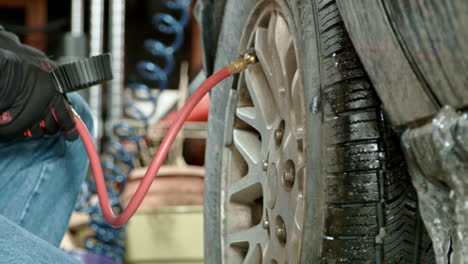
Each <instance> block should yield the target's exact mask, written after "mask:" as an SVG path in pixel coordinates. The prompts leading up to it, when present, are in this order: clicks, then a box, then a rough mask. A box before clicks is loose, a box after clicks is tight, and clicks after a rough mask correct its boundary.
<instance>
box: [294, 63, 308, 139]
mask: <svg viewBox="0 0 468 264" xmlns="http://www.w3.org/2000/svg"><path fill="white" fill-rule="evenodd" d="M302 91H303V89H302V82H301V79H300V74H299V71H298V70H297V71H296V72H295V73H294V78H293V82H292V86H291V98H292V100H293V103H292V106H293V111H292V120H293V122H294V123H295V127H296V132H295V133H296V137H297V138H298V139H303V138H304V137H305V131H304V121H305V120H304V119H305V113H304V98H303V96H302Z"/></svg>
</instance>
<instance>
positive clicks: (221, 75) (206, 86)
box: [76, 58, 255, 227]
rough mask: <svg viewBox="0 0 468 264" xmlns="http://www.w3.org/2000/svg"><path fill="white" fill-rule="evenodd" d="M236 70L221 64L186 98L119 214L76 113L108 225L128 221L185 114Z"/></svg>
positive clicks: (92, 143)
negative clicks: (110, 198) (132, 193)
mask: <svg viewBox="0 0 468 264" xmlns="http://www.w3.org/2000/svg"><path fill="white" fill-rule="evenodd" d="M244 60H245V59H244ZM254 62H255V58H253V59H251V61H249V62H246V61H242V63H244V64H245V65H244V66H245V67H247V65H248V64H251V63H254ZM231 65H233V64H231ZM236 67H237V66H236ZM244 69H245V68H244ZM241 70H243V69H240V70H239V71H241ZM239 71H236V69H234V70H233V68H232V66H231V68H229V66H228V67H225V68H223V69H222V70H220V71H218V72H217V73H215V74H213V75H212V76H211V77H210V78H208V79H207V80H206V81H205V82H204V83H203V84H202V85H201V86H200V87H199V88H198V89H197V90H196V91H195V93H193V95H192V96H191V97H190V98H189V99H188V101H187V103H186V104H185V105H184V107H183V108H182V109H181V110H180V111H179V113H178V114H177V117H176V118H175V120H174V122H173V123H172V125H171V127H170V128H169V130H168V132H167V134H166V136H165V137H164V139H163V141H162V143H161V145H160V146H159V149H158V151H157V152H156V155H155V156H154V157H153V160H152V161H151V164H150V166H149V167H148V170H147V171H146V174H145V176H144V177H143V179H142V180H141V182H140V185H139V186H138V189H137V191H136V193H135V195H134V196H133V197H132V200H131V201H130V203H129V204H128V206H127V208H125V210H124V211H123V212H122V214H120V215H119V216H115V215H114V212H113V211H112V208H111V206H110V203H109V198H108V193H107V189H106V183H105V181H104V174H103V171H102V167H101V162H100V160H99V155H98V153H97V151H96V146H95V145H94V142H93V138H92V137H91V135H90V134H89V131H88V128H87V127H86V125H85V124H84V123H83V121H82V120H81V119H80V118H79V117H77V118H76V128H77V130H78V133H79V134H80V137H81V140H82V141H83V144H84V146H85V148H86V152H87V153H88V157H89V160H90V163H91V169H92V171H93V176H94V181H95V182H96V187H97V192H98V197H99V204H100V205H101V209H102V212H103V214H104V217H105V218H106V220H107V222H109V224H110V225H112V226H114V227H119V226H122V225H124V224H125V223H127V222H128V220H129V219H130V218H131V217H132V216H133V214H135V212H136V210H137V209H138V207H139V206H140V204H141V202H142V201H143V198H145V195H146V193H147V192H148V189H149V188H150V186H151V184H152V183H153V180H154V178H155V177H156V175H157V174H158V171H159V168H160V167H161V165H162V163H163V161H164V159H165V158H166V156H167V153H168V152H169V149H170V147H171V146H172V143H173V142H174V140H175V138H176V136H177V134H178V133H179V131H180V129H181V128H182V125H183V124H184V122H185V120H186V119H187V117H188V116H189V114H190V113H191V112H192V110H193V109H194V108H195V106H196V105H197V104H198V102H199V101H200V100H201V99H202V98H203V97H204V96H205V95H206V94H207V93H208V92H209V91H210V90H211V89H212V88H213V87H214V86H215V85H216V84H218V83H219V82H221V81H222V80H224V79H226V78H227V77H229V76H230V75H231V74H234V73H237V72H239Z"/></svg>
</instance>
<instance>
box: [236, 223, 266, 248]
mask: <svg viewBox="0 0 468 264" xmlns="http://www.w3.org/2000/svg"><path fill="white" fill-rule="evenodd" d="M264 240H266V231H265V230H264V229H263V228H262V226H261V225H255V226H252V227H250V228H247V229H243V230H240V231H237V232H232V233H230V234H228V237H227V243H228V245H230V246H235V247H240V248H246V249H247V248H248V247H249V244H257V243H259V244H261V243H262V242H263V241H264Z"/></svg>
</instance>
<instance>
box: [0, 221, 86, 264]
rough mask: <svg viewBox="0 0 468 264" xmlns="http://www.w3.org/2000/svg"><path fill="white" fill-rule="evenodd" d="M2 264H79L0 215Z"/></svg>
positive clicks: (0, 255)
mask: <svg viewBox="0 0 468 264" xmlns="http://www.w3.org/2000/svg"><path fill="white" fill-rule="evenodd" d="M0 226H1V229H0V263H1V264H33V263H34V264H51V263H60V264H79V263H80V262H79V261H78V260H75V259H74V258H73V257H71V256H69V255H67V254H66V253H65V252H63V251H62V250H60V249H58V248H56V247H54V246H53V245H51V244H49V243H48V242H46V241H44V240H42V239H40V238H39V237H37V236H35V235H33V234H31V233H30V232H28V231H26V230H25V229H24V228H22V227H20V226H18V225H17V224H15V223H13V222H12V221H10V220H9V219H7V218H5V217H4V216H1V215H0Z"/></svg>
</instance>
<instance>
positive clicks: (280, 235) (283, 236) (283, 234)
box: [276, 227, 286, 243]
mask: <svg viewBox="0 0 468 264" xmlns="http://www.w3.org/2000/svg"><path fill="white" fill-rule="evenodd" d="M276 236H277V237H278V239H279V240H280V241H281V242H282V243H284V242H285V241H286V229H284V228H282V227H278V228H276Z"/></svg>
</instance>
